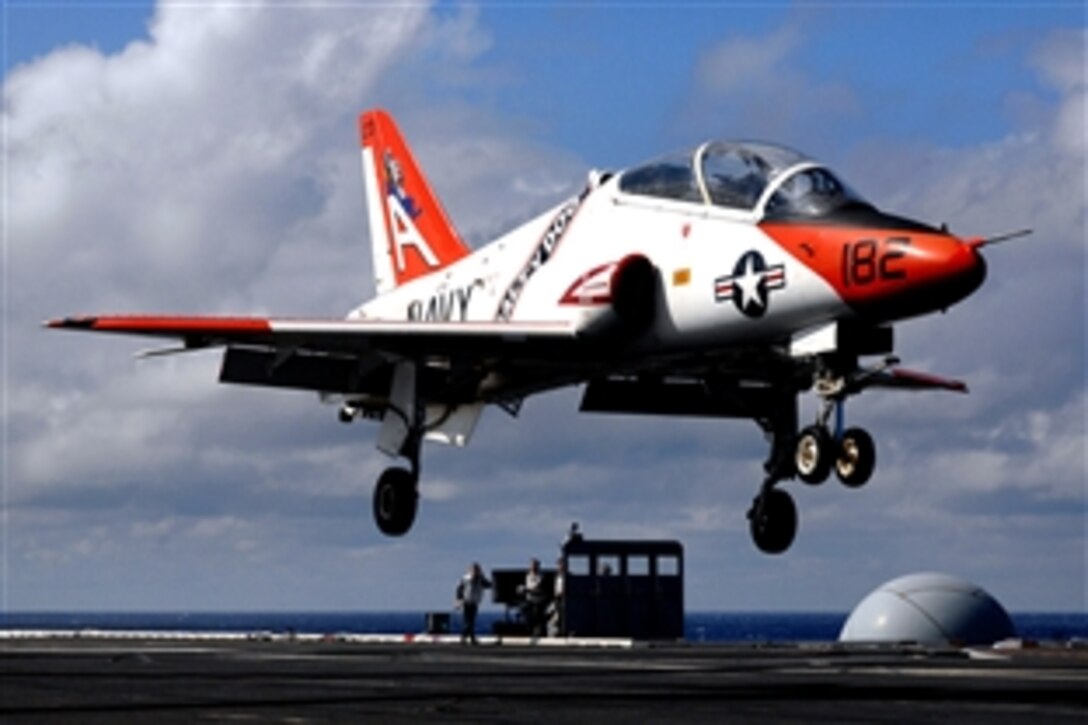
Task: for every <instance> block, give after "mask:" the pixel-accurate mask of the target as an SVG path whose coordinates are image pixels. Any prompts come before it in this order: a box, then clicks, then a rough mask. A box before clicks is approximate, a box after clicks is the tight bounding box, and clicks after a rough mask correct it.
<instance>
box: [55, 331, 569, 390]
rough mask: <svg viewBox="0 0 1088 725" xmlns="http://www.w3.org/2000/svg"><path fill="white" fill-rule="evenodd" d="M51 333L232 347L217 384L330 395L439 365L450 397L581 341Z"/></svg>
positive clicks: (529, 335) (535, 334)
mask: <svg viewBox="0 0 1088 725" xmlns="http://www.w3.org/2000/svg"><path fill="white" fill-rule="evenodd" d="M45 324H46V326H47V327H50V328H53V329H66V330H82V331H87V332H102V333H114V334H127V335H140V336H145V337H153V338H166V339H172V340H177V341H179V342H180V343H181V345H180V346H178V347H171V348H160V349H154V350H150V351H147V352H145V353H142V354H143V355H145V356H147V355H162V354H170V353H176V352H187V351H191V350H200V349H205V348H212V347H226V348H227V350H226V354H225V355H224V358H223V366H222V369H221V372H220V381H221V382H226V383H239V384H248V385H265V386H272V387H285V388H298V389H306V390H316V391H320V392H329V393H357V392H368V391H374V392H376V391H378V390H382V389H384V390H385V391H387V390H388V375H389V365H388V363H390V362H392V361H394V360H396V359H398V358H405V357H407V358H419V359H422V360H424V361H426V362H432V363H437V365H435V366H434V368H435V369H434V371H433V372H432V374H431V378H432V380H431V382H433V383H434V384H435V386H436V387H437V388H438V390H436V391H435V392H436V394H438V395H441V394H442V393H441V392H439V391H440V390H446V389H448V388H449V385H450V383H451V381H452V380H453V379H454V375H455V373H456V372H457V371H458V370H462V371H463V370H465V369H468V368H473V369H476V370H480V369H485V368H488V367H489V365H488V363H489V361H499V362H501V363H502V364H503V365H505V366H508V367H509V368H512V369H517V368H518V367H528V366H533V365H539V364H547V363H549V362H554V363H556V364H561V363H562V362H563V361H564V360H567V359H569V357H570V356H572V355H573V354H574V352H575V348H576V344H577V342H578V341H579V339H580V338H579V337H578V335H577V333H576V331H575V328H574V326H573V325H571V324H569V323H562V322H539V323H505V322H392V321H376V320H344V319H335V320H304V319H275V318H272V319H269V318H260V317H210V316H196V317H171V316H145V315H139V316H88V317H67V318H62V319H57V320H51V321H49V322H47V323H45Z"/></svg>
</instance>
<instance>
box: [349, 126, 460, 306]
mask: <svg viewBox="0 0 1088 725" xmlns="http://www.w3.org/2000/svg"><path fill="white" fill-rule="evenodd" d="M359 134H360V137H361V140H362V145H363V184H364V186H365V187H366V202H367V213H368V215H369V220H370V243H371V251H372V253H373V255H374V279H375V282H376V284H377V287H378V294H382V293H385V292H388V291H390V290H392V289H393V288H395V287H397V286H398V285H402V284H404V283H405V282H409V281H411V280H413V279H416V278H417V277H422V276H424V275H427V274H430V273H432V272H435V271H437V270H440V269H442V268H443V267H445V266H447V265H449V264H452V263H453V262H456V261H457V260H458V259H461V258H462V257H464V256H465V255H467V254H468V253H469V251H470V250H469V248H468V247H467V246H466V245H465V243H464V242H462V241H461V238H460V237H459V236H458V234H457V230H456V229H454V228H453V225H452V224H451V223H450V220H449V218H448V217H447V216H446V212H445V210H443V209H442V205H441V204H440V203H439V202H438V199H437V198H436V197H435V195H434V192H433V191H431V187H430V184H428V183H427V179H426V177H424V176H423V172H422V171H420V170H419V167H418V166H417V165H416V161H415V159H414V158H413V157H412V152H411V151H410V150H409V149H408V144H406V143H405V142H404V138H403V137H402V136H401V134H400V131H399V130H398V129H397V125H396V124H395V123H394V122H393V119H392V117H391V116H390V115H389V114H388V113H386V112H385V111H381V110H373V111H367V112H365V113H363V114H362V115H360V116H359Z"/></svg>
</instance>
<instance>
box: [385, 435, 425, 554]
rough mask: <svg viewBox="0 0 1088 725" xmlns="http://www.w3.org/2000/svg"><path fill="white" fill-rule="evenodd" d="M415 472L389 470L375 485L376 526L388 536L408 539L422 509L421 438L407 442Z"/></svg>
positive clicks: (412, 467)
mask: <svg viewBox="0 0 1088 725" xmlns="http://www.w3.org/2000/svg"><path fill="white" fill-rule="evenodd" d="M409 445H410V447H411V450H410V451H408V452H406V455H407V457H408V459H409V461H410V463H411V470H407V469H404V468H401V467H399V466H393V467H391V468H387V469H385V470H384V471H383V472H382V475H381V476H379V477H378V482H377V483H376V484H374V523H375V524H377V525H378V530H379V531H381V532H382V533H383V534H385V535H386V536H404V535H405V534H406V533H408V530H409V529H410V528H412V524H413V523H414V522H415V520H416V511H417V510H418V508H419V437H418V436H415V435H413V436H411V437H410V438H409V440H408V442H406V443H405V446H406V448H407V447H409Z"/></svg>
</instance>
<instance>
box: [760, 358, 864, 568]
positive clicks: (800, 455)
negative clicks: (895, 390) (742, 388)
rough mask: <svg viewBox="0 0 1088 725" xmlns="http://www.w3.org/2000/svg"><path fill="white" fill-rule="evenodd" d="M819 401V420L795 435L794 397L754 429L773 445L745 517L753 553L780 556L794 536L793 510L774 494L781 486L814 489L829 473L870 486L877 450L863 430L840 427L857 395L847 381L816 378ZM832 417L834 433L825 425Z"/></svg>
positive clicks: (781, 494)
mask: <svg viewBox="0 0 1088 725" xmlns="http://www.w3.org/2000/svg"><path fill="white" fill-rule="evenodd" d="M815 388H816V392H817V394H818V395H820V396H821V397H822V398H823V405H822V408H821V410H820V415H819V416H818V418H817V422H816V423H815V424H814V425H810V426H807V427H805V428H804V429H802V430H801V432H800V433H797V432H796V431H797V398H796V394H794V395H792V396H791V399H790V400H789V401H785V400H781V401H780V402H779V403H778V404H777V406H776V407H775V408H774V409H773V410H769V411H768V414H767V415H765V416H763V417H761V418H757V421H756V422H757V423H759V425H760V427H762V428H763V430H764V431H765V432H766V433H767V435H768V437H769V438H770V441H771V451H770V455H769V456H768V458H767V462H766V463H765V464H764V469H765V470H766V472H767V477H766V478H765V479H764V481H763V485H762V487H761V488H760V492H759V495H758V496H756V498H755V500H753V501H752V507H751V509H749V511H748V522H749V528H750V530H751V534H752V541H753V542H754V543H755V545H756V547H757V548H758V549H759V550H760V551H762V552H764V553H767V554H781V553H782V552H784V551H786V550H787V549H788V548H789V547H790V544H792V543H793V540H794V538H795V537H796V535H797V525H798V518H797V506H796V505H795V504H794V502H793V497H791V496H790V495H789V494H788V493H786V492H785V491H782V490H780V489H778V488H775V487H776V486H777V485H778V483H779V482H781V481H784V480H786V479H789V478H793V477H794V476H797V477H798V478H800V479H801V480H802V481H804V482H805V483H808V484H811V485H818V484H821V483H823V482H824V481H826V480H827V479H828V478H829V477H830V475H831V473H832V471H834V472H835V474H836V475H837V476H838V478H839V480H840V481H842V483H843V484H844V485H846V486H848V487H850V488H859V487H861V486H863V485H865V483H867V482H868V480H869V478H870V477H871V476H872V474H873V469H874V468H875V467H876V446H875V445H874V443H873V438H872V436H871V435H869V433H867V432H866V431H865V430H863V429H862V428H845V427H844V418H845V415H844V403H845V400H846V398H847V396H848V395H851V394H853V393H856V392H858V390H857V389H856V388H852V387H851V385H850V383H849V381H848V380H847V379H846V378H838V379H832V378H827V377H821V378H818V379H817V380H816V381H815ZM832 414H834V429H832V428H830V427H829V426H828V422H829V420H830V419H831V417H832Z"/></svg>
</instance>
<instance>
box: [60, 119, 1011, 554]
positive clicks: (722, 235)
mask: <svg viewBox="0 0 1088 725" xmlns="http://www.w3.org/2000/svg"><path fill="white" fill-rule="evenodd" d="M359 130H360V134H361V142H362V162H363V176H364V182H365V189H366V206H367V209H368V212H369V224H370V239H371V246H372V250H371V251H372V254H373V268H374V276H375V284H376V287H377V296H375V297H374V298H373V299H371V300H370V301H369V302H366V303H364V304H362V305H361V306H359V307H358V308H356V309H354V310H352V311H351V312H350V313H349V314H348V316H347V318H346V319H329V320H306V319H291V318H283V319H279V318H274V319H265V318H254V317H207V316H197V317H176V316H83V317H69V318H64V319H59V320H54V321H51V322H48V323H47V325H48V326H49V327H53V328H62V329H73V330H89V331H94V332H112V333H125V334H134V335H147V336H152V337H164V338H174V339H177V340H180V342H181V346H179V347H172V348H167V349H164V350H153V351H151V353H153V354H155V353H169V352H175V351H177V352H181V351H188V350H197V349H202V348H208V347H225V348H226V350H225V353H224V356H223V362H222V368H221V372H220V376H219V379H220V382H224V383H239V384H246V385H261V386H271V387H279V388H296V389H304V390H312V391H317V392H318V393H320V397H321V399H322V400H323V401H326V402H333V403H335V404H337V405H339V415H340V419H341V420H343V421H345V422H350V421H352V420H354V419H356V418H366V419H372V420H377V421H380V424H381V429H380V432H379V434H378V448H379V449H380V450H382V451H384V452H385V453H386V454H389V455H390V456H394V457H403V458H404V459H406V460H407V464H408V465H407V467H399V466H398V467H392V468H389V469H387V470H386V471H385V472H384V473H382V475H381V476H380V478H379V479H378V482H377V485H376V486H375V489H374V518H375V520H376V522H377V525H378V528H379V529H380V530H381V531H382V532H384V533H385V534H388V535H392V536H399V535H402V534H404V533H406V532H407V531H408V529H409V528H410V527H411V526H412V523H413V521H414V520H415V517H416V510H417V506H418V498H419V494H418V484H419V475H420V449H421V446H422V443H423V441H424V440H427V441H437V442H441V443H446V444H452V445H455V446H464V445H466V444H467V443H468V442H469V438H470V437H471V435H472V432H473V429H474V428H475V426H476V422H477V420H478V419H479V417H480V414H481V411H482V410H483V408H484V407H485V406H487V405H488V404H494V405H496V406H498V407H499V408H501V409H503V410H505V411H506V412H507V413H509V414H511V415H516V414H517V412H518V410H519V408H520V406H521V404H522V401H523V400H524V399H525V398H527V397H529V396H530V395H534V394H536V393H541V392H544V391H548V390H553V389H556V388H561V387H564V386H569V385H584V386H585V389H584V395H583V397H582V403H581V409H582V410H583V411H586V412H593V413H626V414H650V415H673V416H707V417H712V418H744V419H752V420H754V421H755V422H756V423H757V424H758V425H759V426H760V427H761V428H762V429H763V431H764V432H765V433H766V434H767V437H768V439H769V441H770V453H769V455H768V458H767V461H766V463H765V465H764V468H765V477H764V478H763V483H762V485H761V487H760V488H759V492H758V494H757V496H756V497H755V500H754V502H753V504H752V507H751V510H750V511H749V513H748V518H749V521H750V525H751V533H752V537H753V539H754V541H755V544H756V546H758V547H759V548H760V549H761V550H763V551H765V552H768V553H780V552H783V551H785V550H786V549H787V548H789V546H790V544H791V543H792V542H793V539H794V537H795V535H796V531H797V510H796V507H795V505H794V503H793V499H792V497H791V496H790V495H789V494H788V493H787V492H785V491H783V490H781V489H780V488H778V487H777V486H778V484H779V483H781V482H782V481H784V480H787V479H791V478H793V477H794V476H796V477H798V478H800V479H801V480H802V481H804V482H806V483H810V484H817V483H821V482H822V481H824V480H826V479H827V478H828V477H829V475H830V474H831V472H832V471H834V472H835V473H836V474H837V476H838V478H839V479H840V480H841V481H842V482H843V483H844V484H846V485H847V486H851V487H856V486H861V485H862V484H864V483H865V482H866V481H867V480H868V479H869V477H870V475H871V473H872V471H873V467H874V464H875V461H876V455H875V449H874V445H873V441H872V438H871V437H870V435H869V434H868V433H866V432H865V431H864V430H862V429H860V428H848V427H846V426H845V424H844V403H845V401H846V399H847V398H848V397H850V396H852V395H856V394H858V393H860V392H862V391H863V390H865V389H867V388H870V387H889V388H906V389H944V390H952V391H959V392H965V391H966V386H965V385H964V384H963V383H961V382H957V381H953V380H945V379H941V378H937V377H934V376H930V375H925V374H921V373H914V372H909V371H906V370H902V369H899V368H896V367H895V365H896V364H897V363H898V361H897V360H896V358H894V357H892V352H893V335H892V323H894V322H896V321H899V320H903V319H905V318H910V317H915V316H918V315H924V314H927V313H931V312H934V311H938V310H945V309H947V308H948V307H949V306H950V305H953V304H955V303H956V302H959V301H960V300H962V299H964V298H965V297H967V296H968V295H969V294H971V293H972V292H973V291H974V290H976V289H977V288H978V287H979V285H981V284H982V281H983V279H984V278H985V276H986V265H985V262H984V261H983V259H982V257H981V256H980V254H979V250H980V249H981V248H982V247H983V246H985V245H986V244H988V243H991V242H994V241H998V239H999V238H991V239H970V240H961V239H958V238H956V237H955V236H953V235H951V234H949V233H948V231H947V230H946V229H945V228H944V227H942V228H940V229H938V228H934V227H931V226H927V225H925V224H920V223H918V222H914V221H910V220H908V219H904V218H902V217H898V216H892V215H890V214H887V213H884V212H882V211H879V210H878V209H876V208H875V207H874V206H873V205H872V204H870V203H868V202H867V201H865V200H864V199H863V198H862V197H861V196H859V195H858V194H856V193H855V192H854V191H853V190H851V189H850V187H848V186H847V185H846V184H845V183H844V182H843V181H842V180H840V179H839V178H838V177H837V176H836V175H835V174H834V173H832V171H831V170H830V169H828V168H827V167H826V166H823V165H822V164H820V163H818V162H816V161H813V160H812V159H809V158H806V157H805V156H803V155H801V154H798V153H797V152H795V151H792V150H789V149H786V148H782V147H780V146H774V145H769V144H763V143H731V142H725V143H722V142H710V143H705V144H703V145H701V146H699V147H698V148H696V149H695V150H694V151H691V152H689V153H683V154H677V155H671V156H667V157H665V158H661V159H657V160H655V161H651V162H649V163H646V164H643V165H641V166H636V167H634V168H631V169H628V170H626V171H622V172H619V173H602V172H591V173H590V175H589V180H588V184H587V185H586V187H585V189H584V190H583V191H582V192H581V193H580V194H578V195H577V196H576V197H574V198H571V199H568V200H567V201H564V202H563V203H561V204H559V205H558V206H556V207H555V208H553V209H551V210H550V211H547V212H546V213H544V214H542V215H541V216H539V217H537V218H535V219H533V220H531V221H529V222H527V223H526V224H524V225H523V226H520V227H518V228H517V229H514V230H513V231H511V232H510V233H508V234H506V235H505V236H502V237H500V238H499V239H497V240H495V241H494V242H492V243H490V244H488V245H486V246H484V247H482V248H480V249H478V250H472V249H470V248H469V247H468V246H466V244H465V243H464V242H463V241H462V240H461V238H460V237H459V236H458V234H457V231H456V230H455V229H454V227H453V225H452V224H451V223H450V221H449V219H448V218H447V216H446V213H445V212H444V211H443V209H442V206H441V205H440V204H439V202H438V200H437V199H436V198H435V195H434V193H433V192H432V190H431V188H430V186H429V185H428V183H427V180H426V179H425V178H424V176H423V173H422V172H421V171H420V169H419V167H418V166H417V165H416V161H415V160H414V158H413V157H412V154H411V153H410V151H409V149H408V146H407V145H406V143H405V141H404V140H403V138H402V137H401V135H400V133H399V131H398V129H397V127H396V125H395V124H394V122H393V120H392V118H391V117H390V116H389V115H388V114H386V113H385V112H383V111H380V110H373V111H369V112H366V113H363V114H362V115H361V116H360V118H359ZM1008 236H1014V235H1008ZM862 356H879V357H880V358H881V359H880V361H879V362H878V363H876V364H873V365H870V366H861V365H860V364H859V359H860V358H861V357H862ZM807 391H812V392H814V393H815V394H816V395H817V396H819V398H820V400H821V405H820V406H819V412H818V414H817V416H816V420H815V421H814V422H813V423H812V425H808V426H806V427H804V428H799V425H798V417H799V414H798V399H799V396H800V394H801V393H804V392H807Z"/></svg>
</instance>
